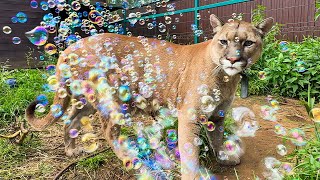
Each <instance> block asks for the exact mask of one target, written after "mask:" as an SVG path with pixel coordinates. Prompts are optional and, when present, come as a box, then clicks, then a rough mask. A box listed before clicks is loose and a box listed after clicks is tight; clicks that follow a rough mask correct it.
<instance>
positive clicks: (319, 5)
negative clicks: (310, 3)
mask: <svg viewBox="0 0 320 180" xmlns="http://www.w3.org/2000/svg"><path fill="white" fill-rule="evenodd" d="M316 9H317V11H316V14H315V16H314V19H315V20H318V18H319V17H320V1H319V0H316Z"/></svg>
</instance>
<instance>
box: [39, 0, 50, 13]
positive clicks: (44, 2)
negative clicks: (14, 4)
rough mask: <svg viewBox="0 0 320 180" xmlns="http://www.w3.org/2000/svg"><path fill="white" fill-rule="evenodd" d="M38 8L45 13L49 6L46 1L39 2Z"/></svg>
mask: <svg viewBox="0 0 320 180" xmlns="http://www.w3.org/2000/svg"><path fill="white" fill-rule="evenodd" d="M40 7H41V9H42V10H44V11H46V10H48V9H49V4H48V3H47V2H46V1H41V2H40Z"/></svg>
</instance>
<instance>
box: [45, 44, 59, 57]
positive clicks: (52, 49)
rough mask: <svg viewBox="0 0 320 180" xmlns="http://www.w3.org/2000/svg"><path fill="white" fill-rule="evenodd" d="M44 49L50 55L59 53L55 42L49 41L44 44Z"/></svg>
mask: <svg viewBox="0 0 320 180" xmlns="http://www.w3.org/2000/svg"><path fill="white" fill-rule="evenodd" d="M44 51H45V52H46V53H48V54H49V55H54V54H56V53H57V46H55V45H54V44H51V43H48V44H47V45H45V46H44Z"/></svg>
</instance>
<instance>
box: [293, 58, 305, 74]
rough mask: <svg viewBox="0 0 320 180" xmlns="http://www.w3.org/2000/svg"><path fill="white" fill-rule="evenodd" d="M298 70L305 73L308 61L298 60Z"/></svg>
mask: <svg viewBox="0 0 320 180" xmlns="http://www.w3.org/2000/svg"><path fill="white" fill-rule="evenodd" d="M295 64H296V70H297V71H298V72H299V73H303V72H305V71H306V70H307V69H306V67H305V66H306V63H305V62H304V61H302V60H299V61H297V62H296V63H295Z"/></svg>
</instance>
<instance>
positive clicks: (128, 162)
mask: <svg viewBox="0 0 320 180" xmlns="http://www.w3.org/2000/svg"><path fill="white" fill-rule="evenodd" d="M123 165H124V167H125V168H126V169H128V170H129V169H132V168H133V164H132V161H131V159H129V158H124V159H123Z"/></svg>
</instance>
